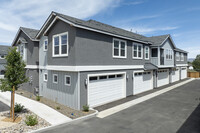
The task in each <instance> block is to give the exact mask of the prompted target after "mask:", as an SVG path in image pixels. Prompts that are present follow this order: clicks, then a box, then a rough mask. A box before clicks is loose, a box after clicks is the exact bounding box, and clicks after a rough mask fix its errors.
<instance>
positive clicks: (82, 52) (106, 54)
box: [75, 29, 150, 66]
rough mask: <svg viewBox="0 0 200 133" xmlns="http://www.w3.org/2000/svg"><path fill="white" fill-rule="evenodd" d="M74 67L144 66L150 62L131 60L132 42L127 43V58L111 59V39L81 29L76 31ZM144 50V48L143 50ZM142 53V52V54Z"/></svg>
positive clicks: (110, 37)
mask: <svg viewBox="0 0 200 133" xmlns="http://www.w3.org/2000/svg"><path fill="white" fill-rule="evenodd" d="M126 41H127V40H126ZM75 42H76V43H75V44H76V45H75V47H76V65H78V66H82V65H83V66H84V65H144V63H145V62H150V60H146V61H145V60H144V59H141V60H135V59H132V44H133V43H132V41H127V58H125V59H124V58H123V59H122V58H113V49H112V48H113V37H112V36H108V35H104V34H100V33H95V32H91V31H87V30H83V29H77V30H76V41H75ZM143 50H144V48H143ZM143 53H144V52H143ZM143 57H144V56H143Z"/></svg>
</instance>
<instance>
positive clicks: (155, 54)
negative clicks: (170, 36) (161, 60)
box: [151, 48, 158, 57]
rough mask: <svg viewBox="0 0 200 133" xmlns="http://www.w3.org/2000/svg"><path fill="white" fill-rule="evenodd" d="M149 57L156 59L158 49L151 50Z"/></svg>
mask: <svg viewBox="0 0 200 133" xmlns="http://www.w3.org/2000/svg"><path fill="white" fill-rule="evenodd" d="M151 57H158V49H157V48H152V49H151Z"/></svg>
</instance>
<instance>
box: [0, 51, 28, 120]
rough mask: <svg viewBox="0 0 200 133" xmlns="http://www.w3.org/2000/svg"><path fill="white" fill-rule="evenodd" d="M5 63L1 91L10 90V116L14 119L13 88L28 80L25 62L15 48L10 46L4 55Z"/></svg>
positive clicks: (0, 80)
mask: <svg viewBox="0 0 200 133" xmlns="http://www.w3.org/2000/svg"><path fill="white" fill-rule="evenodd" d="M6 60H7V63H6V65H5V78H4V79H0V82H1V86H0V90H1V91H11V107H10V116H11V117H12V119H13V122H14V120H15V114H14V107H15V103H14V101H15V99H14V98H15V90H17V89H18V87H19V85H20V84H22V83H25V82H27V81H28V78H26V76H25V72H26V70H25V66H26V64H25V62H24V61H23V60H22V57H21V55H20V53H19V52H17V49H16V48H10V49H9V51H8V55H7V56H6Z"/></svg>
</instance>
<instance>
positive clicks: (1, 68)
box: [0, 45, 10, 78]
mask: <svg viewBox="0 0 200 133" xmlns="http://www.w3.org/2000/svg"><path fill="white" fill-rule="evenodd" d="M9 48H10V46H6V45H0V78H4V74H5V65H6V59H5V57H6V56H7V54H8V50H9Z"/></svg>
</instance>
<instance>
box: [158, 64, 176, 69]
mask: <svg viewBox="0 0 200 133" xmlns="http://www.w3.org/2000/svg"><path fill="white" fill-rule="evenodd" d="M168 67H175V66H174V65H159V66H158V68H168Z"/></svg>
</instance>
